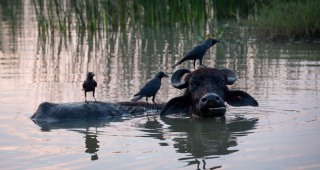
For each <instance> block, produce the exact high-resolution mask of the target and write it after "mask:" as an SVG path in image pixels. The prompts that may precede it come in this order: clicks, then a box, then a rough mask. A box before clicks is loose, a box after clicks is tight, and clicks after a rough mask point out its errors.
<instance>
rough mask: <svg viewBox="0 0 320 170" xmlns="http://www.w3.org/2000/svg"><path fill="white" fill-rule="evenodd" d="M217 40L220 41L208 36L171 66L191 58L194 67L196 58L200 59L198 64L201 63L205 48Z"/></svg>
mask: <svg viewBox="0 0 320 170" xmlns="http://www.w3.org/2000/svg"><path fill="white" fill-rule="evenodd" d="M217 42H221V41H220V40H217V39H213V38H208V39H207V40H206V41H205V42H204V43H202V44H200V45H197V46H195V47H193V48H192V50H191V51H189V52H188V53H187V54H186V55H185V56H184V57H183V58H182V59H181V60H180V61H178V62H177V63H176V64H175V65H173V66H172V68H175V67H176V66H177V65H179V64H181V63H183V62H184V61H186V60H193V67H194V68H195V67H196V60H199V61H200V65H201V66H203V67H205V66H204V65H202V59H203V56H204V55H205V54H206V52H207V50H208V49H209V48H210V47H212V46H213V45H215V44H216V43H217Z"/></svg>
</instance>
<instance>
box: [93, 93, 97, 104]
mask: <svg viewBox="0 0 320 170" xmlns="http://www.w3.org/2000/svg"><path fill="white" fill-rule="evenodd" d="M92 95H93V98H94V100H95V101H96V102H97V100H96V98H95V97H94V91H93V92H92Z"/></svg>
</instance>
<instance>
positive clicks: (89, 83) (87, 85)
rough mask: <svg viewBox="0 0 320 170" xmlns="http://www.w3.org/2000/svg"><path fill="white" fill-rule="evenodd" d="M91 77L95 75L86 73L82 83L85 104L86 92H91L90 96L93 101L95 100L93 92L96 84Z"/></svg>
mask: <svg viewBox="0 0 320 170" xmlns="http://www.w3.org/2000/svg"><path fill="white" fill-rule="evenodd" d="M93 76H95V74H94V73H93V72H88V73H87V79H86V80H85V81H84V82H83V84H82V87H83V89H82V90H84V96H85V100H86V102H87V92H90V91H92V95H93V98H94V100H95V101H97V100H96V98H95V97H94V92H95V88H96V87H97V82H96V81H95V80H94V79H93Z"/></svg>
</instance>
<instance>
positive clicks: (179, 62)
mask: <svg viewBox="0 0 320 170" xmlns="http://www.w3.org/2000/svg"><path fill="white" fill-rule="evenodd" d="M182 62H184V61H183V60H180V61H178V62H177V63H176V64H174V65H173V66H171V68H175V67H176V66H177V65H179V64H181V63H182Z"/></svg>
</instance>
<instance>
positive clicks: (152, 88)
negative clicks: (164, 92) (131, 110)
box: [131, 71, 169, 105]
mask: <svg viewBox="0 0 320 170" xmlns="http://www.w3.org/2000/svg"><path fill="white" fill-rule="evenodd" d="M162 77H169V76H168V75H167V74H166V73H164V72H162V71H160V72H159V73H157V74H156V76H154V78H153V79H151V80H150V81H148V82H147V84H146V85H145V86H144V87H142V88H141V90H140V91H139V92H138V93H137V94H135V95H133V96H134V98H133V99H131V101H134V102H135V101H138V100H140V99H141V98H143V97H146V101H147V103H148V97H152V101H153V103H154V104H156V103H155V102H154V98H155V96H156V94H157V92H158V90H159V89H160V86H161V78H162ZM156 105H157V104H156Z"/></svg>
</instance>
